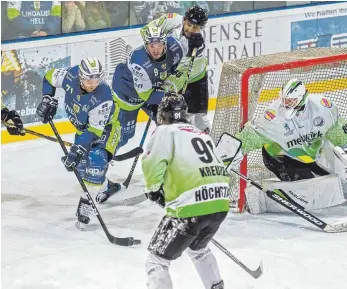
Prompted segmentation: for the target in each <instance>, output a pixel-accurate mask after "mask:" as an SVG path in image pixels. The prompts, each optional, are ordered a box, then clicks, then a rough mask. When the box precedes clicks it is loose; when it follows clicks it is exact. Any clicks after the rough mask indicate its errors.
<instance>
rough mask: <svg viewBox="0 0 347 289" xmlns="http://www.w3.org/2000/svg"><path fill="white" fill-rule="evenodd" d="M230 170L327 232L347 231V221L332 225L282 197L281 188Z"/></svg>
mask: <svg viewBox="0 0 347 289" xmlns="http://www.w3.org/2000/svg"><path fill="white" fill-rule="evenodd" d="M230 170H231V171H232V172H233V173H235V174H237V175H238V176H239V177H241V178H242V179H244V180H245V181H246V182H247V183H250V184H252V185H253V186H255V187H257V188H258V189H259V190H261V191H262V192H264V193H265V194H266V195H267V196H268V197H269V198H270V199H271V200H274V201H275V202H276V203H278V204H280V205H281V206H283V207H285V208H287V209H288V210H290V211H292V212H293V213H294V214H296V215H298V216H300V217H301V218H303V219H305V220H306V221H308V222H310V223H311V224H313V225H315V226H316V227H318V228H319V229H321V230H323V231H324V232H326V233H342V232H347V222H346V223H341V224H335V225H330V224H327V223H326V222H324V221H322V220H321V219H319V218H317V217H316V216H314V215H312V214H310V213H309V212H307V211H306V210H305V209H304V208H303V207H302V206H301V205H299V204H297V203H296V202H295V201H293V200H292V199H288V200H287V199H285V198H284V197H282V192H281V190H278V189H274V190H273V191H270V190H265V189H264V188H263V187H262V186H261V185H259V184H258V183H256V182H254V181H252V180H251V179H249V178H248V177H246V176H244V175H242V174H241V173H239V172H238V171H235V170H234V169H232V168H230Z"/></svg>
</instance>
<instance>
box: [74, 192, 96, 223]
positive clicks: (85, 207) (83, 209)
mask: <svg viewBox="0 0 347 289" xmlns="http://www.w3.org/2000/svg"><path fill="white" fill-rule="evenodd" d="M91 211H92V208H91V207H90V205H89V201H88V200H86V199H84V198H82V197H81V198H80V201H79V203H78V207H77V212H76V217H77V221H76V224H75V225H76V227H77V228H78V229H80V230H83V229H84V227H85V225H88V224H89V222H90V218H89V214H90V213H91Z"/></svg>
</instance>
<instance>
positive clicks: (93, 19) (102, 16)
mask: <svg viewBox="0 0 347 289" xmlns="http://www.w3.org/2000/svg"><path fill="white" fill-rule="evenodd" d="M76 5H77V6H78V8H79V9H80V10H81V12H82V15H83V18H84V21H85V23H86V30H97V29H104V28H110V27H111V19H110V14H109V13H108V11H107V8H106V6H105V3H104V1H86V2H85V6H84V7H83V5H82V3H81V1H76Z"/></svg>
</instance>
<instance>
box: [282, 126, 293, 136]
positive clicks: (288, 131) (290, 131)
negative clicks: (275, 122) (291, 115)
mask: <svg viewBox="0 0 347 289" xmlns="http://www.w3.org/2000/svg"><path fill="white" fill-rule="evenodd" d="M283 126H284V128H285V130H286V133H285V134H284V135H285V136H289V135H292V134H293V133H294V130H293V129H291V128H290V127H289V124H288V123H285V124H284V125H283Z"/></svg>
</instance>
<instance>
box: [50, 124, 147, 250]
mask: <svg viewBox="0 0 347 289" xmlns="http://www.w3.org/2000/svg"><path fill="white" fill-rule="evenodd" d="M49 125H50V126H51V128H52V130H53V132H54V134H55V136H56V138H57V140H58V141H59V144H60V146H61V148H62V150H63V151H64V154H65V155H67V154H68V151H67V149H66V147H65V145H64V142H63V140H62V139H61V137H60V135H59V132H58V130H57V128H56V127H55V125H54V123H53V121H52V120H49ZM73 172H74V173H75V176H76V178H77V180H78V182H79V183H80V185H81V187H82V189H83V191H84V193H85V195H86V197H87V198H88V201H89V204H90V205H91V207H92V208H93V211H94V213H95V215H96V217H97V218H98V220H99V222H100V224H101V227H102V229H103V230H104V232H105V234H106V236H107V238H108V240H109V241H110V242H111V243H113V244H116V245H120V246H132V245H137V244H140V243H141V240H136V239H134V238H133V237H126V238H119V237H115V236H113V235H111V233H110V232H109V231H108V229H107V227H106V225H105V223H104V220H103V219H102V217H101V215H100V213H99V211H98V209H97V207H96V206H95V204H94V201H93V198H92V197H91V195H90V194H89V192H88V190H87V187H86V185H85V184H84V182H83V180H82V178H81V176H80V175H79V173H78V171H77V170H76V168H75V167H73Z"/></svg>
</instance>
